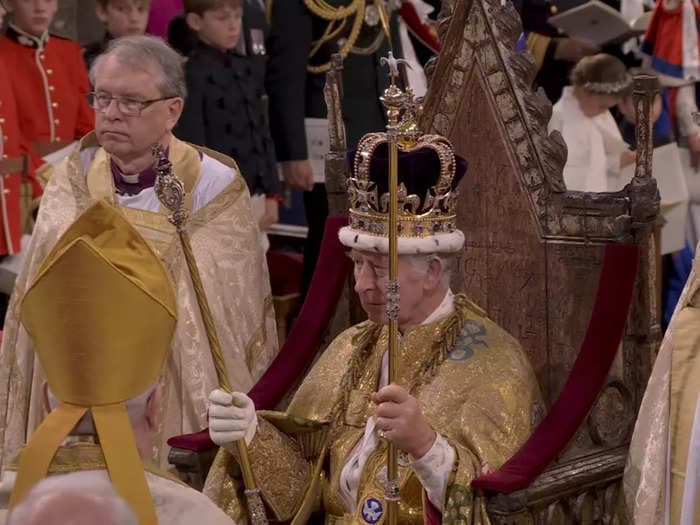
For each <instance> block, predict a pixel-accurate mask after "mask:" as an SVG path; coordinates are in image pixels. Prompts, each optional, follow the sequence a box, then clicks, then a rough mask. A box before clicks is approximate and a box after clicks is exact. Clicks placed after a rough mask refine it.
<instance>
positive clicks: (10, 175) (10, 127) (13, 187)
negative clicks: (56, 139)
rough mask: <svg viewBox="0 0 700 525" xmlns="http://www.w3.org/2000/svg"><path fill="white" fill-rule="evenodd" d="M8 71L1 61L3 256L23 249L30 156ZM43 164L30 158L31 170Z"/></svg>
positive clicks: (0, 224) (0, 245)
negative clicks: (22, 205)
mask: <svg viewBox="0 0 700 525" xmlns="http://www.w3.org/2000/svg"><path fill="white" fill-rule="evenodd" d="M8 71H9V70H8V69H7V68H6V66H5V64H4V62H3V61H2V59H0V255H5V254H13V253H18V252H19V250H20V239H21V237H22V224H21V216H20V210H21V208H20V202H21V186H22V170H21V168H19V169H18V165H21V164H23V160H24V156H25V155H27V154H29V153H30V147H29V144H28V143H27V141H26V140H25V139H24V137H23V135H22V132H21V131H20V127H19V118H18V113H17V107H16V105H15V98H14V94H13V90H12V87H11V85H10V76H9V75H8ZM39 162H40V160H39V159H38V158H37V157H36V155H30V161H29V168H30V170H31V169H32V168H36V167H38V166H37V165H38V164H39ZM8 165H10V166H12V167H11V168H10V169H11V170H12V171H8V169H7V166H8ZM15 170H16V171H15ZM32 178H33V177H32Z"/></svg>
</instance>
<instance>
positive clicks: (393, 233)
mask: <svg viewBox="0 0 700 525" xmlns="http://www.w3.org/2000/svg"><path fill="white" fill-rule="evenodd" d="M400 62H402V61H401V60H398V59H396V58H394V55H393V53H391V51H390V52H389V56H388V57H386V58H382V64H383V65H386V66H388V67H389V78H390V85H389V87H388V88H387V89H385V90H384V94H383V95H382V96H381V98H380V100H381V102H382V104H383V105H384V107H385V109H386V115H387V121H388V123H387V127H386V129H387V136H388V138H389V141H388V142H389V282H388V284H387V293H386V295H387V302H386V311H387V319H388V320H389V360H388V361H389V384H391V383H394V382H396V379H397V367H398V359H399V340H398V336H399V279H398V270H399V254H398V249H397V228H396V226H397V222H398V221H397V215H398V180H399V166H398V159H399V153H398V139H399V137H398V134H399V117H400V115H401V109H402V108H403V107H404V106H405V104H406V101H407V98H408V97H407V96H406V94H405V93H404V92H403V91H402V90H401V89H400V88H399V87H398V86H397V85H396V79H397V78H398V77H399V68H398V65H399V63H400ZM386 469H387V481H386V487H385V493H384V497H385V499H386V512H387V523H388V524H389V525H396V524H397V523H398V516H399V501H400V494H399V467H398V450H397V449H396V446H395V445H394V444H393V443H391V442H388V443H387V452H386Z"/></svg>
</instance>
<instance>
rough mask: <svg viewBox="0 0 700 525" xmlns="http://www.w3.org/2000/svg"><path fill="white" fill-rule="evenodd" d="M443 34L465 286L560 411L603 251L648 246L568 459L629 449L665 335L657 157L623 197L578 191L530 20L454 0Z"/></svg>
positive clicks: (431, 127) (438, 77) (445, 101)
mask: <svg viewBox="0 0 700 525" xmlns="http://www.w3.org/2000/svg"><path fill="white" fill-rule="evenodd" d="M440 32H441V38H442V41H443V48H442V51H441V54H440V57H439V59H438V60H437V63H434V64H432V66H431V68H430V70H431V71H432V73H431V75H432V76H431V81H430V86H429V90H428V95H427V98H426V100H425V103H424V112H423V115H422V122H421V124H422V127H423V129H424V130H425V131H428V132H437V133H440V134H443V135H446V136H447V137H448V138H450V139H451V141H452V142H453V144H454V146H455V150H456V151H457V152H458V153H459V154H460V155H462V156H463V157H465V158H466V159H467V160H468V161H469V169H468V171H467V175H466V176H465V178H464V179H463V181H462V183H461V185H460V188H459V191H460V201H459V214H460V218H459V224H460V227H461V228H462V229H463V231H464V233H465V237H466V245H465V249H464V253H463V256H462V261H461V264H460V267H459V272H458V275H457V276H456V277H455V283H454V285H455V286H456V287H457V288H458V289H459V290H464V291H466V293H467V294H468V295H470V296H471V297H472V299H474V300H475V301H476V302H477V303H479V304H480V305H481V306H482V307H484V308H485V309H486V311H487V313H488V314H489V316H490V317H491V318H492V319H494V320H495V321H496V322H498V323H499V324H501V325H502V326H503V327H504V328H506V329H507V330H508V331H509V332H510V333H512V334H513V335H514V336H515V337H517V338H518V339H519V340H520V341H521V343H522V344H523V346H524V348H525V349H526V351H527V353H528V355H529V356H530V359H531V361H532V363H533V366H534V368H535V371H536V373H537V376H538V379H539V381H540V386H541V389H542V392H543V394H544V396H545V398H546V399H547V400H548V401H549V402H550V403H551V402H552V401H553V400H554V399H555V398H556V396H557V394H558V393H559V391H560V389H561V387H562V385H563V383H564V381H565V380H566V377H567V375H568V373H569V371H570V369H571V366H572V364H573V362H574V360H575V359H576V357H577V354H578V350H579V347H580V345H581V342H582V340H583V337H584V335H585V332H586V329H587V326H588V320H589V317H590V314H591V308H592V306H593V301H594V299H595V293H596V288H597V282H598V278H599V274H600V266H601V260H602V253H603V248H604V246H605V244H607V243H615V242H635V243H637V244H639V245H640V247H641V248H642V253H643V257H642V261H641V266H640V275H639V278H638V281H637V286H636V290H635V297H634V304H633V308H632V313H631V316H630V322H629V324H628V328H627V333H626V336H625V339H624V341H623V344H622V351H621V352H620V353H619V355H618V357H617V360H616V362H615V364H614V365H613V367H612V370H611V372H610V374H609V377H608V381H607V383H606V386H605V387H604V388H603V390H602V392H601V394H600V396H599V399H598V400H597V402H596V404H595V405H594V407H593V409H592V411H591V413H590V414H589V417H588V420H587V422H586V423H585V424H584V425H583V426H582V427H581V429H580V430H579V432H578V434H577V435H576V436H575V438H574V439H573V440H572V443H570V445H569V448H568V449H567V451H566V452H565V454H564V456H563V458H574V457H581V456H584V455H586V454H590V453H592V452H595V451H600V450H605V449H610V448H611V447H616V446H620V445H623V444H625V443H626V442H627V440H628V439H629V435H630V432H631V430H632V422H633V418H634V414H635V412H636V408H637V406H638V403H639V401H640V400H641V395H642V394H643V389H644V385H645V384H646V378H647V377H648V373H649V370H650V366H651V363H652V361H653V355H654V352H655V350H656V348H657V345H658V342H659V337H660V334H659V327H658V304H656V281H655V280H656V261H657V256H656V251H655V246H654V243H653V236H652V232H653V228H654V221H655V219H656V216H657V214H658V206H659V197H658V192H657V190H656V183H655V181H654V180H653V179H651V177H650V160H651V159H650V156H645V155H642V160H643V163H642V164H640V166H638V170H637V173H636V176H635V178H634V180H633V181H632V183H630V185H628V186H627V187H626V188H625V189H624V190H622V191H620V192H616V193H599V194H593V193H583V192H570V191H567V190H566V188H565V186H564V182H563V177H562V173H563V166H564V163H565V161H566V145H565V144H564V142H563V140H562V138H561V136H560V135H559V134H558V133H553V134H551V135H550V134H548V132H547V123H548V121H549V118H550V116H551V105H550V103H549V102H548V100H547V99H546V97H545V96H544V94H543V93H541V92H540V93H535V92H533V91H532V89H531V88H530V86H531V83H532V79H533V78H534V75H535V68H534V64H533V61H532V59H531V58H530V57H529V55H527V54H517V53H515V51H514V49H515V42H516V40H517V38H518V36H519V35H520V33H521V26H520V20H519V17H518V16H517V13H516V12H515V10H514V9H513V7H512V6H511V4H510V2H501V1H500V0H452V1H444V2H443V13H442V21H441V23H440ZM640 143H641V144H645V143H646V142H644V141H640ZM547 512H550V511H549V510H548V511H547ZM552 512H554V511H552Z"/></svg>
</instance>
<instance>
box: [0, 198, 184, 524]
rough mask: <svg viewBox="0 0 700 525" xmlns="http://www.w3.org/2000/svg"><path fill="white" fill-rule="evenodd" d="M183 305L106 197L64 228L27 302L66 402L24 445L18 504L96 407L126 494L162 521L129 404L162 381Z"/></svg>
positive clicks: (56, 388) (145, 518)
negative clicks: (155, 507)
mask: <svg viewBox="0 0 700 525" xmlns="http://www.w3.org/2000/svg"><path fill="white" fill-rule="evenodd" d="M176 312H177V306H176V302H175V295H174V293H173V289H172V286H171V284H170V280H169V278H168V275H167V273H166V271H165V269H164V268H163V266H162V264H161V262H160V261H159V259H158V257H157V256H156V255H155V254H154V253H153V251H152V250H151V248H150V247H149V246H148V244H147V243H146V241H145V240H144V239H143V238H142V237H141V235H140V234H139V233H138V232H137V231H136V229H134V227H133V226H132V225H131V224H130V223H129V221H128V220H127V219H126V218H125V217H124V216H123V215H122V214H121V212H119V211H118V210H117V209H116V208H114V207H112V206H111V205H110V204H108V203H107V202H106V201H98V202H97V203H96V204H94V205H93V206H92V207H90V208H89V209H88V210H87V211H85V212H84V213H83V214H82V215H81V216H80V217H78V218H77V219H76V221H75V222H74V223H73V224H72V225H71V226H70V227H69V228H68V230H67V231H66V232H65V233H64V234H63V235H62V236H61V238H60V239H59V240H58V242H57V243H56V245H55V246H54V248H53V249H52V250H51V252H50V253H49V254H48V256H47V257H46V259H45V260H44V261H43V263H42V264H41V266H40V268H39V271H38V272H37V275H36V277H35V278H34V281H33V282H32V284H31V286H30V287H29V290H28V291H27V293H26V294H25V296H24V298H23V300H22V304H21V307H20V318H21V321H22V324H23V325H24V326H25V328H26V330H27V332H28V333H29V335H30V336H31V337H32V339H33V341H34V349H35V351H36V353H37V355H38V357H39V361H40V362H41V366H42V368H43V370H44V373H45V374H46V378H47V382H48V384H49V387H50V388H51V390H52V391H53V393H54V394H55V395H56V397H57V398H58V399H59V400H60V401H61V404H60V405H59V406H58V407H56V409H54V410H53V411H52V412H51V413H50V414H49V415H48V416H47V417H46V419H45V420H44V421H43V422H42V424H41V425H40V426H39V428H38V429H37V430H36V431H35V433H34V434H33V435H32V436H31V438H30V439H29V442H28V444H27V446H26V447H25V449H24V450H23V451H22V454H21V456H20V461H19V468H18V473H17V481H16V483H15V487H14V491H13V494H12V498H11V500H10V506H13V505H15V504H16V503H18V502H19V501H20V500H21V499H22V497H23V496H24V495H25V494H26V492H27V491H29V490H30V489H31V487H32V486H33V485H34V484H35V483H36V482H38V481H39V480H40V479H41V478H43V477H45V476H46V473H47V471H48V468H49V465H50V463H51V460H52V459H53V456H54V455H55V453H56V450H57V449H58V447H59V446H60V444H61V443H62V441H63V440H64V439H65V438H66V436H67V435H68V434H69V433H70V431H71V430H72V429H73V427H74V426H75V425H76V423H77V422H78V421H79V420H80V418H81V417H82V416H83V415H85V413H86V412H87V411H88V410H91V412H92V417H93V420H94V422H95V428H96V431H97V435H98V437H99V442H100V445H101V447H102V451H103V453H104V456H105V462H106V465H107V470H108V471H109V474H110V478H111V480H112V483H113V484H114V486H115V488H116V490H117V492H119V493H120V494H121V495H122V497H124V498H125V499H126V500H127V501H128V502H129V504H130V505H131V507H132V508H133V509H134V511H135V512H136V513H137V515H138V516H139V522H140V524H141V525H144V524H146V523H148V524H150V523H153V524H155V523H157V521H156V516H155V509H154V507H153V502H152V500H151V497H150V492H149V489H148V485H147V483H146V478H145V474H144V471H143V465H142V463H141V460H140V458H139V455H138V451H137V449H136V444H135V441H134V436H133V431H132V429H131V424H130V422H129V418H128V416H127V412H126V407H125V405H124V402H125V401H127V400H129V399H131V398H134V397H136V396H138V395H139V394H141V393H143V392H144V391H146V390H147V389H148V387H149V386H151V385H153V384H154V383H155V382H156V381H157V380H158V377H159V376H160V374H161V371H162V367H163V363H164V360H165V358H166V356H167V354H168V351H169V349H170V343H171V339H172V336H173V333H174V330H175V324H176Z"/></svg>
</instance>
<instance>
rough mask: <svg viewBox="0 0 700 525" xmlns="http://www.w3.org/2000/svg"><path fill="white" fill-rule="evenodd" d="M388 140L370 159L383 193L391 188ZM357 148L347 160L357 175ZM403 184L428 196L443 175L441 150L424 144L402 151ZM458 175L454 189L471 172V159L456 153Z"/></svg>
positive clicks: (414, 192) (372, 173)
mask: <svg viewBox="0 0 700 525" xmlns="http://www.w3.org/2000/svg"><path fill="white" fill-rule="evenodd" d="M388 148H389V146H388V144H387V143H383V144H380V145H379V146H377V148H376V149H375V150H374V155H373V156H372V160H371V161H370V168H369V178H370V180H372V181H373V182H374V183H375V184H376V185H377V193H378V194H379V195H383V194H384V193H387V192H388V191H389V153H388ZM356 155H357V150H356V149H353V150H350V151H348V153H347V160H348V163H349V165H350V173H352V176H353V177H355V176H356V174H355V173H354V166H355V156H356ZM398 157H399V170H398V171H399V173H398V175H399V185H400V184H401V183H403V184H404V186H406V190H407V192H408V195H418V196H419V197H420V199H421V200H423V199H424V198H425V196H426V195H427V193H428V190H429V189H430V188H432V187H433V186H435V185H436V184H437V182H438V180H439V178H440V168H441V166H440V159H439V158H438V154H437V153H436V152H435V151H434V150H432V149H430V148H420V149H416V150H413V151H408V152H404V151H399V156H398ZM455 161H456V166H455V176H454V178H453V179H452V190H453V191H454V190H455V189H456V188H457V186H458V185H459V182H460V181H461V180H462V177H464V175H465V174H466V172H467V161H466V159H463V158H462V157H460V156H458V155H455Z"/></svg>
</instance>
